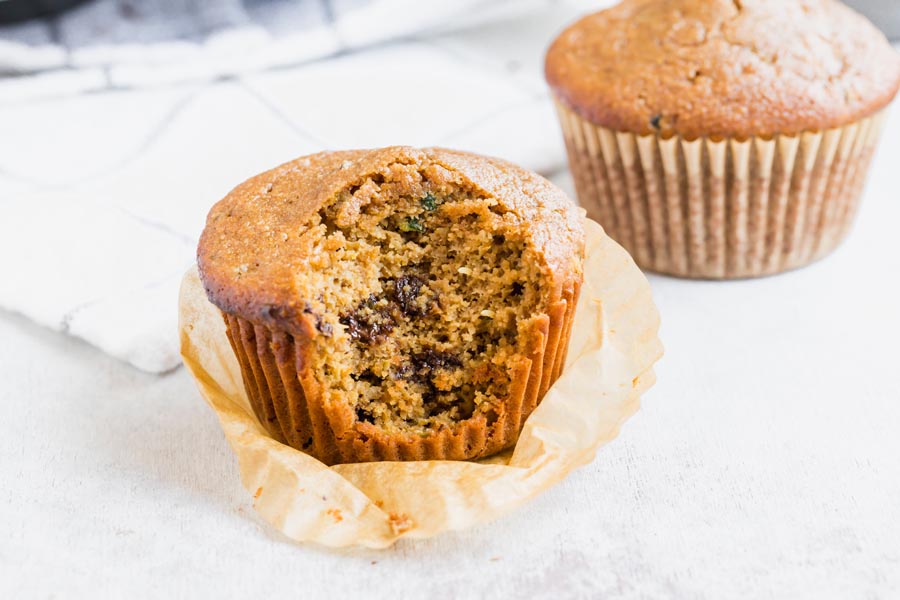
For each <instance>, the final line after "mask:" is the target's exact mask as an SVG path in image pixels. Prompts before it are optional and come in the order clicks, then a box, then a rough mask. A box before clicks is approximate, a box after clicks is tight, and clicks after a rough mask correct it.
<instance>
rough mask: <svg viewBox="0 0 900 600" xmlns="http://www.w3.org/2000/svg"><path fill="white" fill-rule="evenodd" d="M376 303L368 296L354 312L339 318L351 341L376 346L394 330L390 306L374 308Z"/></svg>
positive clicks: (374, 299) (372, 297)
mask: <svg viewBox="0 0 900 600" xmlns="http://www.w3.org/2000/svg"><path fill="white" fill-rule="evenodd" d="M376 302H377V299H376V298H375V296H374V295H373V296H369V297H368V298H367V299H365V300H363V301H362V302H361V303H360V304H359V307H358V308H357V309H356V310H355V311H353V312H352V313H348V314H343V315H341V316H340V318H339V319H338V321H339V322H340V324H341V325H343V326H345V327H346V328H347V333H349V334H350V338H351V339H353V340H356V341H359V342H362V343H363V344H377V343H381V342H383V341H384V339H385V338H386V337H387V335H388V334H389V333H390V332H391V331H393V330H394V325H396V321H395V319H394V315H393V310H392V308H391V306H390V305H388V306H382V307H376Z"/></svg>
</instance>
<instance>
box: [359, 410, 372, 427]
mask: <svg viewBox="0 0 900 600" xmlns="http://www.w3.org/2000/svg"><path fill="white" fill-rule="evenodd" d="M356 420H357V421H359V422H360V423H374V422H375V417H373V416H372V413H370V412H369V411H367V410H363V409H362V408H357V409H356Z"/></svg>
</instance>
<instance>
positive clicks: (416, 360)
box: [395, 348, 462, 383]
mask: <svg viewBox="0 0 900 600" xmlns="http://www.w3.org/2000/svg"><path fill="white" fill-rule="evenodd" d="M460 367H462V360H460V358H459V357H458V356H457V355H455V354H451V353H449V352H439V351H437V350H434V349H433V348H428V349H427V350H423V351H422V352H416V353H415V354H412V355H410V357H409V362H408V363H406V364H404V365H402V366H401V367H400V368H398V369H397V370H396V371H395V374H396V375H395V376H396V377H397V378H398V379H406V380H409V381H414V382H416V383H428V382H429V381H430V379H431V374H432V373H433V372H434V371H437V370H440V369H458V368H460Z"/></svg>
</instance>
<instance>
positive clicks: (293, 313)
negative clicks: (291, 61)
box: [197, 146, 584, 333]
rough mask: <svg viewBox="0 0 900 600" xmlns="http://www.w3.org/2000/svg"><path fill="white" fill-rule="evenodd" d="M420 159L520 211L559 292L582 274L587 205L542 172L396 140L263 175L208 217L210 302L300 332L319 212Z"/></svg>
mask: <svg viewBox="0 0 900 600" xmlns="http://www.w3.org/2000/svg"><path fill="white" fill-rule="evenodd" d="M398 164H400V165H416V166H418V167H419V168H420V169H421V170H423V172H427V173H428V176H429V177H430V178H431V179H433V180H434V181H435V182H436V184H437V185H440V183H441V181H446V184H447V185H460V186H464V187H467V188H468V189H471V190H472V191H473V192H474V193H477V194H479V195H483V196H485V197H488V198H491V199H492V200H496V203H497V205H498V206H500V207H502V209H503V210H504V211H508V213H509V214H510V216H512V217H514V218H515V220H516V222H517V223H518V225H517V227H520V228H521V229H522V230H523V231H527V232H528V238H529V239H530V240H531V243H532V244H533V246H534V247H535V248H536V250H537V251H538V252H539V253H540V255H541V257H542V259H543V260H544V261H545V262H546V266H547V267H548V269H549V272H551V273H553V274H554V279H555V281H554V282H553V285H554V286H555V288H556V289H555V290H554V291H553V293H554V294H556V295H558V294H559V293H560V290H562V289H564V288H569V287H571V286H572V284H573V282H575V281H580V278H581V258H582V253H583V245H584V232H583V225H582V214H583V211H581V209H579V208H577V207H576V206H575V205H573V204H572V203H571V201H570V200H569V199H568V198H567V197H566V196H565V194H564V193H563V192H561V191H560V190H559V189H558V188H556V187H555V186H553V185H552V184H551V183H550V182H548V181H547V180H545V179H544V178H542V177H539V176H537V175H535V174H533V173H531V172H529V171H526V170H524V169H521V168H520V167H517V166H515V165H512V164H510V163H507V162H505V161H502V160H499V159H494V158H487V157H482V156H478V155H474V154H469V153H465V152H458V151H453V150H446V149H439V148H426V149H416V148H410V147H403V146H398V147H390V148H382V149H377V150H349V151H336V152H322V153H319V154H314V155H311V156H306V157H302V158H298V159H296V160H294V161H291V162H288V163H285V164H283V165H281V166H279V167H276V168H274V169H272V170H270V171H267V172H265V173H262V174H260V175H257V176H255V177H253V178H251V179H249V180H247V181H245V182H244V183H242V184H241V185H239V186H238V187H236V188H235V189H234V190H232V191H231V192H230V193H229V194H228V195H227V196H226V197H225V198H224V199H222V200H221V201H220V202H219V203H217V204H216V205H215V206H214V207H213V208H212V210H211V211H210V213H209V216H208V217H207V223H206V228H205V229H204V231H203V234H202V236H201V239H200V243H199V246H198V251H197V261H198V266H199V269H200V273H201V278H202V280H203V283H204V286H205V287H206V290H207V295H208V296H209V298H210V300H211V301H212V302H213V303H214V304H216V305H217V306H218V307H219V308H221V309H222V310H223V311H225V312H227V313H231V314H235V315H238V316H241V317H244V318H246V319H249V320H252V321H254V322H257V323H260V324H264V325H267V326H274V327H280V328H283V329H286V330H288V331H291V332H294V333H297V332H298V327H300V323H301V322H302V321H304V320H306V316H305V315H304V309H305V308H306V303H307V300H308V299H306V298H304V292H303V290H302V289H300V288H301V287H302V282H301V281H300V280H302V278H303V272H304V269H308V268H309V258H310V257H309V256H308V252H309V247H308V246H307V245H305V244H306V241H305V240H307V238H308V237H309V236H304V235H300V234H302V233H304V232H305V230H306V227H307V225H308V223H309V222H310V220H311V219H313V217H314V215H316V213H317V212H318V211H319V210H320V209H322V207H324V206H327V205H329V204H331V203H332V202H333V200H334V198H335V197H336V196H337V195H338V194H341V193H346V190H348V189H351V190H352V189H354V186H358V185H361V184H362V183H364V182H366V181H367V180H370V179H371V178H373V177H375V178H377V177H379V174H380V173H388V172H389V171H391V168H392V165H394V166H396V165H398Z"/></svg>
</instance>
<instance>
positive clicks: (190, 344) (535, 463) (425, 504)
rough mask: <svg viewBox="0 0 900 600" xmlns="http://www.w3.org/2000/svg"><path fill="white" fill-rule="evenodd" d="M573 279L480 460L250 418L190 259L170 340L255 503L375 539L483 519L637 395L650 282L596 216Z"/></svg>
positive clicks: (598, 436)
mask: <svg viewBox="0 0 900 600" xmlns="http://www.w3.org/2000/svg"><path fill="white" fill-rule="evenodd" d="M586 230H587V245H586V260H585V280H584V284H583V285H582V288H581V295H580V300H579V303H578V307H577V309H576V314H575V324H574V327H573V331H572V336H571V339H570V344H569V352H568V358H567V361H566V367H565V369H564V370H563V373H562V376H561V377H560V378H559V379H558V380H557V381H556V383H555V384H554V385H553V387H551V388H550V390H549V391H548V392H547V394H546V395H545V396H544V399H543V401H542V402H541V404H540V405H539V406H538V408H537V409H536V410H535V411H534V412H533V413H532V414H531V417H530V418H529V419H528V420H527V421H526V422H525V426H524V428H523V430H522V433H521V435H520V436H519V441H518V443H517V444H516V446H515V448H513V450H512V451H507V452H505V453H503V454H500V455H498V456H494V457H491V458H488V459H484V460H481V461H478V462H453V461H411V462H370V463H357V464H342V465H335V466H332V467H328V466H326V465H325V464H323V463H321V462H319V461H318V460H316V459H314V458H312V457H310V456H308V455H306V454H304V453H303V452H300V451H298V450H295V449H293V448H291V447H290V446H286V445H284V444H282V443H280V442H278V441H276V440H275V439H273V438H272V437H270V436H269V434H268V433H267V432H266V431H265V429H264V428H263V427H262V426H261V425H260V423H259V421H258V420H257V418H256V417H255V416H254V413H253V410H252V409H251V407H250V404H249V401H248V399H247V395H246V393H245V391H244V386H243V383H242V380H241V371H240V367H239V365H238V362H237V359H236V358H235V355H234V352H233V351H232V348H231V346H230V345H229V342H228V339H227V337H226V334H225V324H224V321H223V319H222V315H221V313H220V312H219V310H218V309H217V308H216V307H215V306H213V305H212V304H211V303H209V302H208V301H207V299H206V295H205V293H204V290H203V286H202V284H201V283H200V279H199V276H198V275H197V272H196V270H195V269H192V270H191V271H189V272H188V273H187V274H186V275H185V277H184V280H183V282H182V287H181V295H180V296H181V297H180V311H179V323H180V334H181V353H182V357H183V358H184V363H185V365H186V366H187V368H188V370H189V371H190V372H191V374H192V375H193V376H194V378H195V379H196V380H197V384H198V386H199V388H200V392H201V394H202V395H203V397H204V398H205V399H206V401H207V402H208V403H209V405H210V406H211V407H212V408H213V410H215V411H216V413H217V414H218V416H219V420H220V422H221V424H222V429H223V430H224V432H225V436H226V437H227V439H228V441H229V443H230V444H231V447H232V448H233V449H234V452H235V454H236V455H237V457H238V463H239V465H240V472H241V480H242V482H243V484H244V487H245V488H246V489H247V490H248V491H249V492H250V493H251V494H252V495H253V497H254V506H255V508H256V510H257V511H258V512H259V513H260V515H261V516H262V517H263V518H264V519H265V520H266V521H268V522H269V523H271V524H272V525H273V526H275V527H276V528H277V529H278V530H280V531H281V532H282V533H284V534H285V535H287V536H288V537H290V538H292V539H294V540H297V541H305V542H315V543H318V544H323V545H326V546H333V547H342V546H352V545H356V546H364V547H370V548H383V547H386V546H389V545H391V544H392V543H394V542H395V541H396V540H398V539H400V538H401V537H406V538H425V537H430V536H433V535H436V534H438V533H441V532H444V531H449V530H454V529H461V528H464V527H469V526H472V525H475V524H477V523H482V522H485V521H489V520H491V519H495V518H497V517H499V516H501V515H503V514H505V513H508V512H510V511H511V510H513V509H514V508H516V507H517V506H519V505H521V504H522V503H524V502H525V501H526V500H528V499H529V498H532V497H533V496H535V495H536V494H538V493H540V492H541V491H543V490H545V489H547V488H548V487H550V486H552V485H553V484H555V483H557V482H558V481H560V480H561V479H562V478H564V477H565V476H566V475H567V474H568V473H569V472H570V471H572V470H573V469H575V468H576V467H579V466H581V465H584V464H586V463H588V462H590V461H591V460H592V459H593V457H594V454H595V453H596V451H597V448H599V447H600V446H601V445H602V444H604V443H606V442H608V441H610V440H612V439H613V438H614V437H615V436H616V435H617V434H618V431H619V427H620V425H621V424H622V423H623V422H624V421H625V419H627V418H628V417H629V416H631V415H632V414H633V413H634V412H635V411H636V410H637V408H638V404H639V397H640V394H641V393H643V392H644V391H645V390H646V389H647V388H649V387H650V386H651V385H652V384H653V382H654V374H653V370H652V367H653V363H654V362H656V360H657V359H658V358H659V357H660V356H661V354H662V346H661V344H660V341H659V338H658V337H657V331H658V328H659V314H658V312H657V310H656V307H655V306H654V304H653V300H652V298H651V294H650V285H649V283H648V282H647V280H646V278H645V277H644V276H643V274H642V273H641V272H640V270H639V269H638V268H637V266H636V265H635V264H634V262H633V261H632V259H631V257H630V256H629V255H628V253H627V252H625V250H624V249H622V248H621V247H620V246H619V245H618V244H616V243H615V242H613V241H612V240H611V239H610V238H609V237H608V236H606V235H605V234H604V233H603V230H602V229H601V228H600V226H599V225H597V224H596V223H593V222H591V221H588V222H586Z"/></svg>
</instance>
